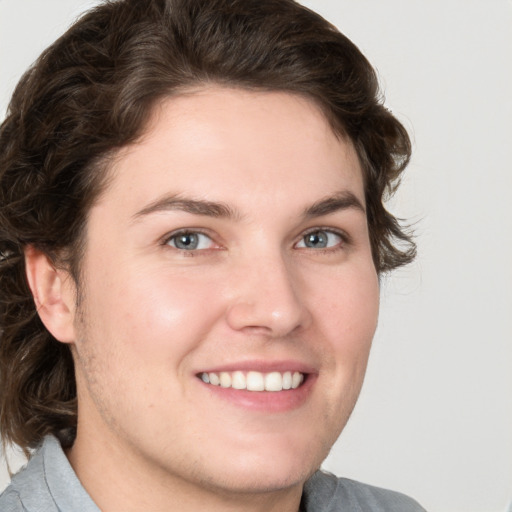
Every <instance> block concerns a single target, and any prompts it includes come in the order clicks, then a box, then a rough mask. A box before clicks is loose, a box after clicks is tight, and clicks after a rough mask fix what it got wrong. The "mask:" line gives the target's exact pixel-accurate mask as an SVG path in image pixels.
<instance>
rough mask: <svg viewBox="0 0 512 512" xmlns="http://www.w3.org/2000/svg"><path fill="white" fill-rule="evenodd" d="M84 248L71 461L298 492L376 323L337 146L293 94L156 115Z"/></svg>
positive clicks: (229, 96) (124, 157) (218, 91)
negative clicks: (97, 455)
mask: <svg viewBox="0 0 512 512" xmlns="http://www.w3.org/2000/svg"><path fill="white" fill-rule="evenodd" d="M86 242H87V244H86V253H85V257H84V260H83V262H82V276H83V278H82V283H81V284H82V289H81V294H82V301H81V306H80V310H79V311H76V312H75V322H74V324H75V332H76V336H75V339H74V340H73V352H74V357H75V362H76V373H77V384H78V393H79V427H78V437H77V444H78V445H79V444H80V443H82V444H83V443H84V442H86V443H87V442H90V443H93V442H97V441H94V440H98V439H108V443H105V446H104V449H103V454H104V456H105V459H107V458H115V454H116V453H123V454H125V455H126V456H127V457H130V458H132V459H133V460H136V461H137V463H138V465H139V467H144V468H145V470H146V473H151V472H153V474H155V475H156V474H159V475H160V476H161V477H162V475H164V477H165V478H168V479H169V481H170V480H173V479H174V481H180V482H187V484H189V485H193V486H194V485H198V486H201V487H202V488H203V489H204V488H211V489H223V490H228V491H233V492H234V491H237V492H260V491H262V490H269V489H270V490H271V489H279V488H286V487H291V486H297V485H302V483H303V482H304V480H305V479H306V478H308V476H309V475H310V474H311V473H312V472H313V471H314V470H316V469H317V468H318V466H319V465H320V463H321V461H322V460H323V459H324V458H325V456H326V455H327V453H328V451H329V449H330V447H331V446H332V444H333V443H334V441H335V440H336V438H337V437H338V435H339V433H340V431H341V429H342V428H343V426H344V425H345V423H346V421H347V419H348V417H349V415H350V412H351V410H352V408H353V406H354V403H355V401H356V398H357V396H358V394H359V390H360V387H361V384H362V381H363V375H364V371H365V367H366V362H367V358H368V353H369V350H370V345H371V340H372V337H373V334H374V330H375V327H376V321H377V312H378V279H377V275H376V271H375V267H374V264H373V261H372V254H371V249H370V242H369V236H368V228H367V222H366V215H365V203H364V190H363V180H362V174H361V169H360V166H359V163H358V159H357V156H356V154H355V151H354V149H353V147H352V145H351V144H350V142H348V141H347V140H344V139H341V138H339V137H337V136H336V135H335V134H334V133H333V131H332V130H331V128H330V126H329V124H328V122H327V121H326V119H325V118H324V116H323V114H322V113H321V111H320V109H319V108H317V107H316V106H315V104H314V103H312V102H310V101H308V100H307V99H304V98H301V97H298V96H294V95H291V94H285V93H277V92H267V93H263V92H262V93H257V92H248V91H241V90H230V89H222V88H210V89H204V90H198V91H195V92H191V93H190V94H187V95H182V96H179V97H174V98H171V99H168V100H166V101H165V102H163V103H161V104H160V105H159V106H158V107H157V108H156V109H155V112H154V115H153V117H152V120H151V122H150V125H149V127H148V129H147V131H146V134H145V136H144V137H142V139H141V140H140V141H139V142H138V143H137V144H134V145H133V146H131V147H129V148H125V149H123V150H122V151H121V153H120V154H119V157H118V159H117V161H116V162H115V164H114V165H113V169H112V180H111V182H110V184H109V187H108V189H107V190H106V191H105V192H104V193H103V194H102V196H101V197H100V198H99V200H98V202H97V204H96V205H95V206H94V207H93V208H92V210H91V211H90V216H89V218H88V229H87V240H86ZM219 468H221V470H219ZM164 477H162V478H164Z"/></svg>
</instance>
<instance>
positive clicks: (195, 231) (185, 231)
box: [160, 228, 221, 253]
mask: <svg viewBox="0 0 512 512" xmlns="http://www.w3.org/2000/svg"><path fill="white" fill-rule="evenodd" d="M180 235H203V236H206V237H208V238H209V239H210V240H211V241H212V243H213V244H214V245H216V246H217V247H212V248H211V249H217V248H221V246H220V244H219V243H218V242H216V241H215V239H214V236H213V234H212V233H211V232H209V230H207V229H204V228H179V229H176V230H174V231H171V232H170V233H167V234H166V235H164V236H163V237H162V238H161V239H160V245H163V246H169V247H171V248H172V249H174V250H176V251H180V252H188V253H192V252H202V251H207V250H209V249H210V248H209V249H191V250H188V251H187V250H184V249H179V248H178V247H172V246H170V245H169V242H170V241H171V240H172V239H173V238H176V237H178V236H180Z"/></svg>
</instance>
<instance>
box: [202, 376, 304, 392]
mask: <svg viewBox="0 0 512 512" xmlns="http://www.w3.org/2000/svg"><path fill="white" fill-rule="evenodd" d="M198 377H199V378H200V379H201V380H202V381H203V382H204V383H205V384H209V385H212V386H220V387H222V388H231V389H239V390H246V391H270V392H277V391H287V390H291V389H297V388H298V387H299V386H300V385H301V384H302V383H303V382H304V380H305V378H306V375H305V374H304V373H301V372H292V371H288V372H269V373H262V372H256V371H249V372H243V371H234V372H208V373H206V372H203V373H201V374H199V375H198Z"/></svg>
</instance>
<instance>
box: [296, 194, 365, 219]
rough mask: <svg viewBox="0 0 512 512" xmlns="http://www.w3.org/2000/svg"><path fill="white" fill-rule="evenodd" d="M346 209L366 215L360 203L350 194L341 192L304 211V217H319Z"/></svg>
mask: <svg viewBox="0 0 512 512" xmlns="http://www.w3.org/2000/svg"><path fill="white" fill-rule="evenodd" d="M348 209H355V210H359V211H361V212H362V213H364V214H365V215H366V209H365V207H364V206H363V204H362V203H361V201H360V200H359V199H358V198H357V197H356V196H355V195H354V194H353V193H352V192H349V191H343V192H339V193H338V194H335V195H333V196H329V197H326V198H324V199H320V201H317V202H316V203H314V204H312V205H311V206H310V207H308V208H306V210H305V211H304V217H306V218H313V217H321V216H323V215H329V214H331V213H335V212H337V211H340V210H348Z"/></svg>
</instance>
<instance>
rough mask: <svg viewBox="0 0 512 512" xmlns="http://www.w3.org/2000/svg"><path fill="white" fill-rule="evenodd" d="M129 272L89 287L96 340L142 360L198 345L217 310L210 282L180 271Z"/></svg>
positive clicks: (168, 355)
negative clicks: (105, 342)
mask: <svg viewBox="0 0 512 512" xmlns="http://www.w3.org/2000/svg"><path fill="white" fill-rule="evenodd" d="M129 270H130V271H129V272H125V273H124V275H121V274H120V273H118V274H117V275H115V274H114V275H110V277H108V278H106V279H103V280H100V281H99V282H96V286H95V287H94V288H93V287H92V286H91V290H94V294H93V295H88V297H87V305H88V318H89V320H90V322H92V327H93V328H94V329H95V330H96V339H109V340H110V342H111V343H113V344H115V345H122V349H123V353H125V354H127V348H129V349H130V350H129V353H131V354H132V356H133V357H134V358H136V359H137V358H142V359H144V360H148V359H159V358H160V359H162V358H165V359H166V360H168V359H169V357H171V358H173V357H178V356H179V355H182V354H184V353H186V352H187V351H188V350H190V349H191V348H193V347H194V345H195V344H197V343H199V341H200V340H201V339H202V338H203V337H204V336H205V335H206V333H207V332H208V330H209V328H211V325H212V323H214V322H215V321H216V319H217V318H218V316H219V314H220V313H219V311H220V309H221V307H220V304H218V300H217V301H216V300H215V296H216V285H215V283H214V282H213V281H212V280H202V279H195V278H190V276H186V275H184V273H183V275H182V274H180V273H173V274H170V273H169V272H165V271H162V272H157V271H151V272H148V270H147V269H142V268H131V269H129ZM98 331H99V332H98ZM170 347H172V351H169V348H170ZM127 355H128V354H127Z"/></svg>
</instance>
